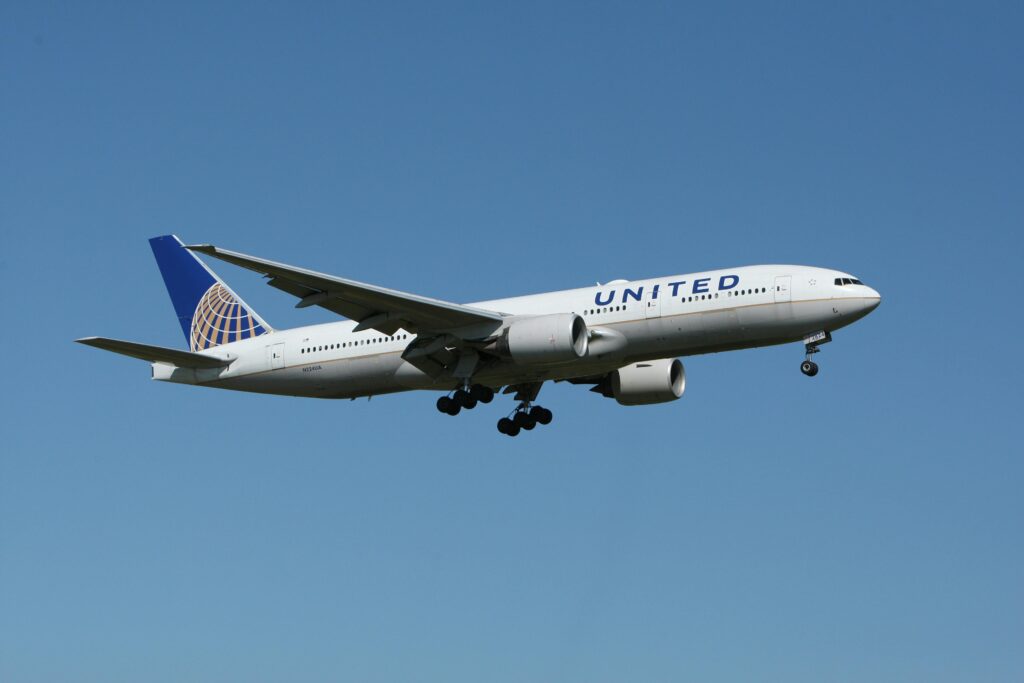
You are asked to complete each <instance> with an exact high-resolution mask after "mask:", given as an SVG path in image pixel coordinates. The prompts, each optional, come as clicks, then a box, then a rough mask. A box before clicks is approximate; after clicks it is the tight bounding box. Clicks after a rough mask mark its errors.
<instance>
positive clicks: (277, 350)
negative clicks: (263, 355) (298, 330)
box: [267, 342, 284, 370]
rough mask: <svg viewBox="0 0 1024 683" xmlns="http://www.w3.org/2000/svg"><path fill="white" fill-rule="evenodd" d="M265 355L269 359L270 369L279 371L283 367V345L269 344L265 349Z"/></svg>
mask: <svg viewBox="0 0 1024 683" xmlns="http://www.w3.org/2000/svg"><path fill="white" fill-rule="evenodd" d="M267 355H268V356H269V357H270V369H271V370H279V369H281V368H283V367H284V343H283V342H282V343H280V344H271V345H270V346H268V347H267Z"/></svg>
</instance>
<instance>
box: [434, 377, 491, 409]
mask: <svg viewBox="0 0 1024 683" xmlns="http://www.w3.org/2000/svg"><path fill="white" fill-rule="evenodd" d="M493 400H494V389H491V388H490V387H485V386H483V385H482V384H474V385H472V386H471V387H469V388H468V389H459V390H457V391H455V392H454V393H452V394H451V395H450V396H442V397H441V398H439V399H437V409H438V410H439V411H441V412H442V413H447V414H448V415H458V414H459V413H460V412H461V411H462V409H463V408H465V409H466V410H472V409H473V408H476V406H477V404H478V403H490V402H491V401H493Z"/></svg>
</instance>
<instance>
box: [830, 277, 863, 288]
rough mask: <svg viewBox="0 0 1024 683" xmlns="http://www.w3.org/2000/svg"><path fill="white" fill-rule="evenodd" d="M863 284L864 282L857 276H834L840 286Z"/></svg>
mask: <svg viewBox="0 0 1024 683" xmlns="http://www.w3.org/2000/svg"><path fill="white" fill-rule="evenodd" d="M863 284H864V283H863V282H861V281H860V280H858V279H857V278H853V277H837V278H836V285H837V286H840V287H841V286H842V285H863Z"/></svg>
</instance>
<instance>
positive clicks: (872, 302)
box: [864, 287, 882, 313]
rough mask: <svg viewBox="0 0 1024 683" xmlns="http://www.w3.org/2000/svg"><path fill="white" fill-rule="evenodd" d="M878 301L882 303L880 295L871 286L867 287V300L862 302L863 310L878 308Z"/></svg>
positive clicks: (867, 311) (868, 310)
mask: <svg viewBox="0 0 1024 683" xmlns="http://www.w3.org/2000/svg"><path fill="white" fill-rule="evenodd" d="M880 303H882V295H881V294H879V293H878V292H877V291H876V290H874V289H872V288H871V287H868V295H867V300H866V301H865V302H864V309H865V310H864V312H865V313H870V312H871V311H873V310H875V309H876V308H878V304H880Z"/></svg>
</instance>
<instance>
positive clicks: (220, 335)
mask: <svg viewBox="0 0 1024 683" xmlns="http://www.w3.org/2000/svg"><path fill="white" fill-rule="evenodd" d="M149 246H150V247H152V248H153V256H155V257H156V264H157V265H158V266H159V267H160V274H161V275H163V277H164V284H165V285H167V293H168V294H170V295H171V303H172V304H174V312H175V313H176V314H177V315H178V322H179V323H180V324H181V330H182V332H184V333H185V339H186V340H187V341H188V347H189V350H191V351H199V350H201V349H208V348H210V347H211V346H219V345H221V344H226V343H228V342H233V341H238V340H239V339H248V338H250V337H258V336H260V335H261V334H266V333H267V332H271V331H273V330H272V328H271V327H270V325H268V324H267V323H266V321H264V320H263V318H261V317H260V316H259V315H257V314H256V312H255V311H253V310H252V309H251V308H249V306H248V305H246V303H245V302H244V301H242V299H241V298H239V296H238V295H237V294H235V293H234V292H232V291H231V288H230V287H228V286H227V285H226V284H224V282H223V281H222V280H221V279H220V278H219V277H217V276H216V275H214V273H213V271H212V270H210V269H209V268H207V267H206V264H205V263H203V262H202V261H200V260H199V259H198V258H197V257H196V255H195V254H193V253H192V252H191V251H189V250H188V249H186V248H185V246H184V245H183V244H182V242H181V240H179V239H178V238H177V237H176V236H174V235H164V236H162V237H154V238H153V239H151V240H149Z"/></svg>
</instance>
